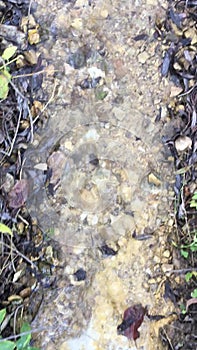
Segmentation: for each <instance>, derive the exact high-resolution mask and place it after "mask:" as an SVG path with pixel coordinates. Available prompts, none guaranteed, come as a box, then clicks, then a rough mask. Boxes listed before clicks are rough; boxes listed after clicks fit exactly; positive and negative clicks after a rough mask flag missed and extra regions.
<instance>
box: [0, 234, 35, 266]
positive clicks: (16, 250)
mask: <svg viewBox="0 0 197 350" xmlns="http://www.w3.org/2000/svg"><path fill="white" fill-rule="evenodd" d="M0 244H3V245H4V246H5V247H7V248H9V249H11V247H10V245H9V244H7V243H5V242H2V241H1V240H0ZM12 249H13V251H14V252H15V253H16V254H18V255H19V256H21V258H23V259H24V260H26V261H27V262H28V263H29V264H30V265H33V266H34V267H35V269H37V266H36V265H35V264H34V262H33V261H31V260H30V259H29V258H27V257H26V256H25V255H24V254H23V253H21V252H19V250H18V249H16V247H15V246H14V247H13V248H12Z"/></svg>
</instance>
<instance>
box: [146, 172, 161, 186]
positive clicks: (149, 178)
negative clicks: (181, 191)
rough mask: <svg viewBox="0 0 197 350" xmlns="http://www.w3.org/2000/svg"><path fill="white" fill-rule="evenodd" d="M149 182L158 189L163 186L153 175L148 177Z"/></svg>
mask: <svg viewBox="0 0 197 350" xmlns="http://www.w3.org/2000/svg"><path fill="white" fill-rule="evenodd" d="M148 182H149V184H153V185H155V186H157V187H159V186H161V181H160V180H159V179H158V177H156V176H155V175H154V174H153V173H150V174H149V175H148Z"/></svg>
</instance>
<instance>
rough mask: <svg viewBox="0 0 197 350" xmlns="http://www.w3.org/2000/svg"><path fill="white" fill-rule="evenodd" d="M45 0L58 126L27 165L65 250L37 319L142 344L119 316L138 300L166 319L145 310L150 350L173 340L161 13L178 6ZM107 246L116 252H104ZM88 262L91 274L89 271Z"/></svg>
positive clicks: (51, 342) (55, 329)
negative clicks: (167, 326)
mask: <svg viewBox="0 0 197 350" xmlns="http://www.w3.org/2000/svg"><path fill="white" fill-rule="evenodd" d="M36 3H37V7H36V12H35V16H36V19H37V21H38V23H40V25H41V28H42V31H43V40H44V41H43V42H42V43H41V44H40V48H39V51H41V52H42V57H43V60H44V61H46V64H47V65H48V67H49V68H50V69H49V68H48V75H47V77H46V79H45V88H46V90H47V91H48V93H49V95H50V94H53V92H54V95H55V97H54V99H53V102H52V104H51V105H50V106H49V107H48V112H49V114H50V117H49V121H48V123H47V126H46V127H45V128H44V130H43V131H42V132H41V133H40V134H37V135H35V138H34V142H33V145H32V146H31V147H30V148H29V149H28V150H27V152H26V163H25V167H24V176H25V177H27V178H28V179H29V181H30V182H31V197H30V198H29V200H28V203H27V204H28V208H29V210H30V212H31V214H32V216H35V217H36V218H37V219H38V221H39V224H40V226H41V228H42V229H43V230H45V231H53V238H54V239H55V240H56V241H57V242H58V243H59V246H60V247H61V257H62V261H61V264H62V268H61V271H60V272H58V273H57V274H58V276H57V288H55V289H54V290H46V292H45V298H44V301H43V303H42V306H41V308H40V311H39V312H38V315H37V316H36V319H35V320H34V322H33V326H35V327H40V326H44V328H45V329H44V330H43V331H42V332H41V333H39V335H38V336H37V344H38V345H39V346H41V348H42V349H62V350H63V349H66V350H71V349H77V350H82V349H86V350H98V349H102V350H104V349H106V350H112V349H114V350H115V349H116V350H117V349H119V350H126V349H135V344H134V342H133V341H130V340H128V339H127V338H126V337H124V336H121V335H118V334H117V326H118V325H119V324H120V323H121V322H122V315H123V312H124V310H125V309H126V308H128V307H129V306H131V305H132V304H136V303H141V304H142V305H143V306H147V307H148V310H149V313H151V314H162V315H165V316H166V318H165V319H163V320H162V321H159V322H151V321H150V320H149V319H148V318H147V317H145V320H144V323H143V324H142V326H141V328H140V338H139V339H138V340H137V346H138V349H143V350H151V349H154V350H155V349H162V345H161V344H160V343H159V342H158V330H159V327H160V326H162V324H164V323H165V322H168V321H169V319H168V315H169V314H170V312H172V310H173V305H172V303H171V302H167V301H166V300H164V298H163V294H164V282H165V273H166V271H167V270H170V269H173V265H172V264H170V251H169V250H166V239H167V233H168V230H169V226H170V217H169V212H170V207H169V202H170V200H171V198H170V196H172V191H171V184H170V179H171V175H170V173H171V171H172V163H171V159H170V157H169V154H167V153H166V152H165V151H164V147H163V145H162V143H161V138H162V135H163V134H162V125H163V124H162V123H164V122H165V117H166V116H165V115H163V116H162V118H163V120H162V122H160V123H159V124H157V123H156V122H155V118H156V116H157V115H158V113H159V108H160V107H161V106H162V105H163V106H164V105H165V103H166V101H167V100H168V96H169V88H168V85H167V82H166V81H165V79H163V80H161V78H160V74H159V67H160V65H161V47H160V46H161V45H160V43H159V42H158V41H157V40H156V39H155V38H154V32H155V29H154V23H155V19H156V17H161V18H162V16H165V10H166V6H167V5H166V3H165V2H163V1H159V0H158V1H157V0H143V1H141V0H138V1H134V0H132V1H128V0H127V1H120V0H113V1H110V0H105V1H103V0H97V1H94V0H93V1H85V0H78V1H63V0H51V1H45V0H37V2H36ZM50 72H52V73H54V72H55V79H54V78H53V76H52V75H50ZM54 86H55V88H54ZM163 110H164V111H165V108H163ZM169 198H170V200H169ZM134 235H137V238H138V239H135V238H134ZM142 239H145V240H142ZM103 246H105V247H106V246H107V247H108V249H111V251H110V252H112V251H113V252H114V254H112V255H109V256H108V255H107V254H103V253H102V249H101V247H103ZM105 249H107V248H105ZM115 252H117V254H115ZM81 268H82V269H83V270H84V271H86V279H85V280H83V281H77V280H76V278H75V277H74V276H75V275H74V273H75V272H76V271H77V270H79V269H81Z"/></svg>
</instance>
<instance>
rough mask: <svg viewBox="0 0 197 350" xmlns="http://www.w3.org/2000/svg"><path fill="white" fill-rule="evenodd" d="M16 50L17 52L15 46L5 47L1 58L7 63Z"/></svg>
mask: <svg viewBox="0 0 197 350" xmlns="http://www.w3.org/2000/svg"><path fill="white" fill-rule="evenodd" d="M16 50H17V46H14V45H12V46H9V47H7V48H6V49H5V50H4V51H3V54H2V56H1V57H2V58H3V59H4V60H7V61H8V60H9V59H10V58H11V57H12V56H14V54H15V52H16Z"/></svg>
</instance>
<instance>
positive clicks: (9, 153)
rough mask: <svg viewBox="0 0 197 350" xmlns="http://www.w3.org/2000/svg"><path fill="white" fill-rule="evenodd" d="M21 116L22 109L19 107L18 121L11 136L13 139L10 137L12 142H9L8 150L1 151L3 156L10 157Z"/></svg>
mask: <svg viewBox="0 0 197 350" xmlns="http://www.w3.org/2000/svg"><path fill="white" fill-rule="evenodd" d="M21 116H22V109H20V113H19V117H18V122H17V125H16V130H15V133H14V137H13V139H12V143H11V146H10V150H9V152H4V151H2V153H3V154H4V155H5V156H8V157H10V156H11V154H12V151H13V147H14V144H15V141H16V137H17V134H18V130H19V126H20V121H21Z"/></svg>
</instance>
